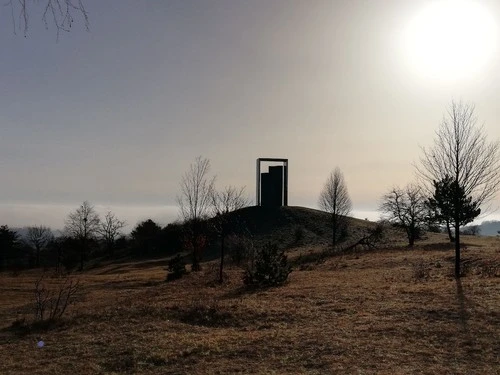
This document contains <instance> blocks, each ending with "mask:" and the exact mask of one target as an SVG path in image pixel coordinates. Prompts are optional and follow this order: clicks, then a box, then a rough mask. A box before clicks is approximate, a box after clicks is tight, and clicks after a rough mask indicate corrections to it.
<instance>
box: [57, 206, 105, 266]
mask: <svg viewBox="0 0 500 375" xmlns="http://www.w3.org/2000/svg"><path fill="white" fill-rule="evenodd" d="M99 230H100V219H99V215H98V214H97V212H96V211H95V209H94V206H92V205H91V204H90V203H89V202H88V201H85V202H83V203H82V204H81V206H80V207H78V209H77V210H76V211H74V212H71V213H70V214H69V215H68V218H67V219H66V226H65V227H64V232H65V233H66V235H67V236H69V237H73V238H76V239H78V240H80V241H81V250H80V270H83V263H84V262H85V261H86V260H87V250H88V249H87V248H88V242H89V240H90V239H94V238H96V237H97V235H98V234H99Z"/></svg>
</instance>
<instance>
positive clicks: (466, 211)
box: [427, 176, 481, 242]
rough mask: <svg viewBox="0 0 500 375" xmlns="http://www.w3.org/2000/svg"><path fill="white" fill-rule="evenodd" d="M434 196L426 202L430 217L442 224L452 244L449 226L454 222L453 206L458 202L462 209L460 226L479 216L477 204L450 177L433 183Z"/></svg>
mask: <svg viewBox="0 0 500 375" xmlns="http://www.w3.org/2000/svg"><path fill="white" fill-rule="evenodd" d="M433 183H434V189H435V190H434V194H433V196H432V197H430V198H429V199H428V201H427V204H428V206H429V208H430V209H431V214H432V217H433V219H434V220H435V221H437V222H439V223H444V224H445V225H446V229H447V231H448V237H449V238H450V241H451V242H453V241H454V238H453V235H452V233H451V228H450V224H451V223H453V222H454V220H455V211H454V210H455V208H454V207H455V204H456V202H459V205H460V207H461V208H462V209H461V211H460V213H459V221H460V226H463V225H467V224H469V223H471V222H472V221H473V220H474V219H475V218H476V217H477V216H479V214H480V213H481V209H480V208H479V204H478V203H477V202H474V201H473V200H472V197H467V196H466V195H465V191H464V188H463V187H461V186H457V182H456V181H455V180H454V179H453V178H452V177H450V176H446V177H445V178H443V179H442V180H440V181H434V182H433Z"/></svg>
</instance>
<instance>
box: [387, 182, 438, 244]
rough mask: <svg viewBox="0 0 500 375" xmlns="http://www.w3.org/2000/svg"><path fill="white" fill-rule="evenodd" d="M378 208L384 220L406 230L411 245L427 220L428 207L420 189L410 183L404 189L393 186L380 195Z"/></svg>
mask: <svg viewBox="0 0 500 375" xmlns="http://www.w3.org/2000/svg"><path fill="white" fill-rule="evenodd" d="M380 210H381V211H382V213H383V215H384V219H385V220H388V221H389V222H390V223H391V224H394V225H396V226H398V227H400V228H402V229H403V230H404V231H405V232H406V236H407V238H408V245H409V246H410V247H412V246H413V245H414V244H415V240H417V239H418V238H419V237H420V235H421V233H422V230H423V228H424V226H425V224H426V221H427V218H426V216H427V212H428V208H427V205H426V198H425V196H424V194H423V193H422V189H421V188H420V187H419V186H417V185H411V184H410V185H407V186H406V187H405V188H404V189H401V188H399V187H394V188H392V189H391V190H390V191H389V192H388V193H387V194H385V195H384V196H383V197H382V204H381V205H380Z"/></svg>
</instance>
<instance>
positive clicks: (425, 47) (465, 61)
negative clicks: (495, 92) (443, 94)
mask: <svg viewBox="0 0 500 375" xmlns="http://www.w3.org/2000/svg"><path fill="white" fill-rule="evenodd" d="M496 32H497V30H496V24H495V20H494V18H493V16H492V14H491V13H490V12H489V11H488V9H487V8H485V7H483V6H481V5H480V4H478V2H476V1H467V0H442V1H434V2H432V3H431V4H430V5H428V6H427V7H425V8H424V9H422V10H421V11H420V12H419V13H418V14H417V15H416V16H415V17H414V18H413V19H412V20H411V21H410V22H409V23H408V25H407V27H406V30H405V31H404V33H403V46H404V49H405V52H406V53H405V54H406V58H407V59H408V62H409V65H410V66H411V67H412V69H413V70H414V71H415V72H416V73H417V74H418V75H419V76H421V77H425V78H430V79H433V80H439V81H456V80H461V79H464V78H468V77H469V78H470V77H472V76H474V75H475V74H476V73H477V72H480V71H481V70H482V69H484V68H485V66H486V65H487V64H488V63H490V62H491V61H492V57H493V55H494V53H495V50H496Z"/></svg>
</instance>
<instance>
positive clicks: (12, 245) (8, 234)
mask: <svg viewBox="0 0 500 375" xmlns="http://www.w3.org/2000/svg"><path fill="white" fill-rule="evenodd" d="M18 239H19V238H18V235H17V233H16V232H14V231H13V230H11V229H9V227H8V226H7V225H2V226H0V271H3V270H4V269H5V268H6V263H7V259H8V258H11V257H14V255H15V251H16V248H17V245H18Z"/></svg>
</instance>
